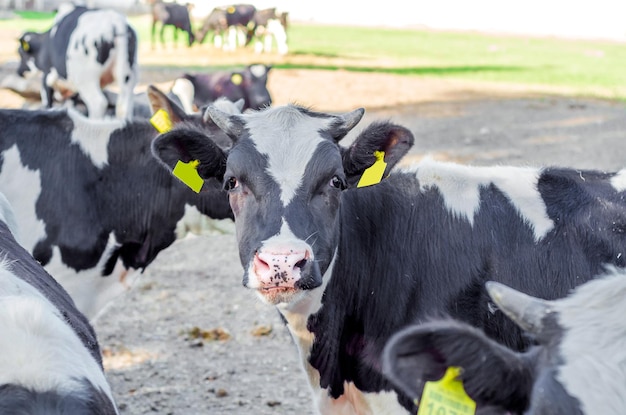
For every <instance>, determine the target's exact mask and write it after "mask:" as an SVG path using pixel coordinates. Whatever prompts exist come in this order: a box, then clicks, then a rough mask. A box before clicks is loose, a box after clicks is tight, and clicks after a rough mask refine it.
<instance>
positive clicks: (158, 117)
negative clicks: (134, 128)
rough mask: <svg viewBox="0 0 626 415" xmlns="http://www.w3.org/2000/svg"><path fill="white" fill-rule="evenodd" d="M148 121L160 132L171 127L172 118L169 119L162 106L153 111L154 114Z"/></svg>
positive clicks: (164, 131)
mask: <svg viewBox="0 0 626 415" xmlns="http://www.w3.org/2000/svg"><path fill="white" fill-rule="evenodd" d="M150 122H151V123H152V125H153V126H154V128H155V129H156V130H157V131H158V132H160V133H161V134H163V133H166V132H168V131H170V130H171V129H172V120H170V115H169V114H168V113H167V111H165V110H164V109H163V108H161V109H160V110H158V111H157V112H155V113H154V115H153V116H152V117H151V118H150Z"/></svg>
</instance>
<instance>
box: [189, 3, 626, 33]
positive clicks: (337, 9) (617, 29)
mask: <svg viewBox="0 0 626 415" xmlns="http://www.w3.org/2000/svg"><path fill="white" fill-rule="evenodd" d="M249 2H250V3H251V4H254V5H255V6H256V7H258V8H265V7H274V6H276V7H278V8H280V9H282V10H286V11H289V13H290V17H291V19H292V20H300V21H312V22H317V23H345V24H362V25H368V26H398V27H403V26H404V27H406V26H413V27H428V28H435V29H461V30H481V31H489V32H509V33H519V34H537V35H554V36H566V37H582V38H609V39H615V40H623V41H626V0H593V1H589V0H587V1H575V0H524V1H514V2H513V1H507V0H413V1H412V0H385V1H383V2H367V1H363V0H360V1H341V0H250V1H249ZM198 3H204V4H206V3H210V6H209V5H207V6H209V8H211V9H212V8H213V7H215V6H219V5H223V4H228V3H229V2H228V1H225V2H223V4H221V3H214V2H207V1H206V0H201V1H199V2H198ZM209 11H210V10H209ZM207 14H208V12H207Z"/></svg>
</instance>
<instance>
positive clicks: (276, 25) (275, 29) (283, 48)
mask: <svg viewBox="0 0 626 415" xmlns="http://www.w3.org/2000/svg"><path fill="white" fill-rule="evenodd" d="M287 19H288V13H287V12H281V13H278V12H276V8H275V7H272V8H270V9H263V10H257V11H256V13H255V14H254V37H255V39H256V41H255V44H254V50H255V52H257V53H261V52H266V53H269V52H271V51H272V46H273V43H274V41H275V42H276V47H277V49H278V53H280V54H281V55H285V54H287V52H288V51H289V47H288V46H287Z"/></svg>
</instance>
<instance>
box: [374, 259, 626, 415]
mask: <svg viewBox="0 0 626 415" xmlns="http://www.w3.org/2000/svg"><path fill="white" fill-rule="evenodd" d="M624 274H625V272H624V270H623V269H611V270H610V271H609V273H608V275H605V276H604V277H601V278H599V279H597V280H592V281H590V282H588V283H586V284H584V285H582V286H580V287H579V288H578V289H577V290H576V291H574V292H573V293H572V294H571V295H570V296H569V297H567V298H564V299H560V300H555V301H545V300H540V299H537V298H534V297H530V296H527V295H525V294H522V293H520V292H518V291H515V290H513V289H511V288H508V287H506V286H504V285H502V284H498V283H494V282H489V283H487V290H488V292H489V295H490V296H491V298H492V299H493V301H494V302H495V303H496V305H497V306H498V308H499V309H500V310H502V311H503V312H504V313H505V314H506V315H507V316H509V317H510V318H511V319H512V320H513V321H514V322H515V323H516V324H517V325H519V326H520V327H521V328H522V329H524V330H525V331H526V332H527V333H528V334H530V335H531V336H532V337H533V338H534V339H535V340H536V341H537V343H538V346H535V347H533V348H531V349H530V350H528V351H527V352H525V353H517V352H514V351H512V350H510V349H508V348H506V347H503V346H502V345H500V344H498V343H496V342H495V341H493V340H491V339H489V338H487V336H485V334H484V333H483V332H482V331H480V330H478V329H475V328H473V327H470V326H469V325H466V324H463V323H460V322H455V321H435V322H429V323H426V324H422V325H418V326H413V327H409V328H408V329H405V330H403V331H401V332H399V333H397V334H396V335H395V336H394V337H393V338H392V339H391V340H390V341H389V343H388V344H387V346H386V347H385V351H384V355H383V371H384V374H385V375H386V376H387V377H388V378H389V379H390V380H391V381H392V382H393V383H395V384H396V385H397V386H398V387H399V388H400V389H402V390H403V391H404V392H405V393H407V394H408V395H409V396H412V397H416V398H419V396H420V395H421V393H422V389H423V387H424V383H425V382H426V381H431V380H438V379H440V378H441V376H442V375H443V373H444V371H445V370H446V368H447V367H448V366H460V367H461V368H462V374H461V377H462V380H463V385H464V388H465V390H466V391H467V393H468V394H469V396H470V397H472V398H473V399H474V400H475V401H476V403H477V406H478V408H482V410H484V411H490V412H488V413H502V414H507V413H522V412H523V413H524V414H528V415H539V414H548V413H549V414H554V415H565V414H591V413H603V414H604V413H607V414H608V413H615V414H617V413H623V412H624V411H626V406H625V405H624V401H623V396H624V394H625V393H626V388H625V386H624V385H626V383H625V380H626V371H625V370H624V362H625V358H624V353H623V350H625V349H624V348H625V347H626V325H625V324H624V323H623V313H624V312H625V311H626V305H624V302H623V296H624V295H626V280H625V279H624V276H625V275H624ZM478 413H481V412H480V411H478Z"/></svg>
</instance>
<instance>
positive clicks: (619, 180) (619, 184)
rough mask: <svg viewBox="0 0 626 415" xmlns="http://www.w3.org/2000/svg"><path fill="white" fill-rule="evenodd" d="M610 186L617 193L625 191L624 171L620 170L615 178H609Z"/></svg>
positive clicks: (625, 172) (625, 177) (625, 171)
mask: <svg viewBox="0 0 626 415" xmlns="http://www.w3.org/2000/svg"><path fill="white" fill-rule="evenodd" d="M611 185H612V186H613V187H614V188H615V190H617V191H618V192H623V191H624V190H626V169H623V170H620V171H619V172H617V174H616V175H615V176H613V177H612V178H611Z"/></svg>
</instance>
